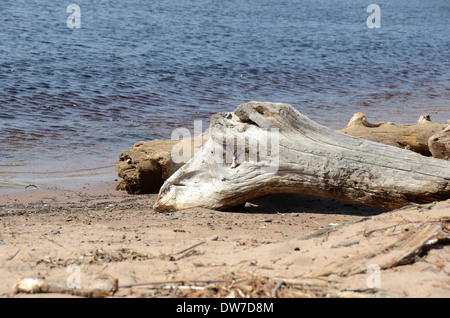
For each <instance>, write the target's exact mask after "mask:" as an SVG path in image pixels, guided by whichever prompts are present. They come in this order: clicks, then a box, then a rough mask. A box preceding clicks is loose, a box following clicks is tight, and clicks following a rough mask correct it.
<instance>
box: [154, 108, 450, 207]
mask: <svg viewBox="0 0 450 318" xmlns="http://www.w3.org/2000/svg"><path fill="white" fill-rule="evenodd" d="M210 134H211V136H210V139H209V140H208V141H207V142H206V143H205V144H204V146H203V147H202V149H201V150H200V151H198V152H197V153H196V154H195V155H194V157H193V158H191V159H190V160H189V161H188V162H187V163H186V164H185V165H184V166H182V167H181V168H180V169H178V170H177V171H176V172H175V173H174V174H173V175H172V176H171V177H170V178H169V179H167V180H166V181H165V182H164V184H163V186H162V187H161V190H160V192H159V195H158V199H157V201H156V204H155V206H154V209H155V210H156V211H170V210H179V209H185V208H190V207H196V206H201V207H206V208H212V209H220V210H223V209H227V208H230V207H233V206H236V205H238V204H241V203H245V202H247V201H249V200H251V199H253V198H257V197H260V196H264V195H267V194H273V193H299V194H306V195H314V196H321V197H328V198H333V199H338V200H342V201H348V202H353V203H359V204H363V205H368V206H376V207H380V208H385V209H395V208H399V207H402V206H405V205H407V204H410V203H411V202H416V203H427V202H432V201H439V200H445V199H448V198H450V162H448V161H445V160H440V159H434V158H427V157H424V156H421V155H420V154H418V153H414V152H411V151H408V150H404V149H400V148H397V147H392V146H389V145H384V144H380V143H376V142H372V141H368V140H364V139H360V138H357V137H353V136H349V135H346V134H344V133H340V132H336V131H334V130H332V129H329V128H327V127H324V126H322V125H319V124H318V123H316V122H314V121H312V120H310V119H308V118H307V117H306V116H304V115H302V114H301V113H300V112H298V111H297V110H296V109H294V108H293V107H292V106H290V105H287V104H280V103H264V102H249V103H245V104H242V105H239V106H238V107H237V109H236V110H235V111H234V112H233V113H219V114H216V115H214V116H213V117H212V118H211V124H210ZM239 140H244V141H245V145H244V146H239ZM273 141H276V142H275V143H274V142H273ZM255 144H256V145H259V147H257V148H256V150H255V146H254V145H255ZM264 145H265V147H266V148H265V147H261V146H264ZM266 150H267V151H266Z"/></svg>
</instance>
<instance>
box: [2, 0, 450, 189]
mask: <svg viewBox="0 0 450 318" xmlns="http://www.w3.org/2000/svg"><path fill="white" fill-rule="evenodd" d="M372 2H375V0H374V1H372ZM72 3H75V4H77V5H79V7H80V9H81V15H80V22H81V24H80V28H75V29H70V28H69V27H68V26H67V22H66V20H67V18H68V17H69V15H70V14H71V13H70V12H69V13H68V12H66V9H67V6H69V5H70V4H72ZM375 3H376V4H378V5H379V6H380V8H381V28H374V29H369V28H368V27H367V25H366V19H367V17H368V16H369V14H370V13H367V12H366V8H367V6H368V5H369V4H370V2H367V1H357V0H353V1H351V0H341V1H332V0H329V1H320V0H302V1H300V0H284V1H269V0H248V1H244V0H241V1H239V0H227V1H216V0H210V1H207V0H197V1H194V0H191V1H188V0H167V1H144V0H127V1H103V0H73V1H52V0H35V1H32V0H26V1H25V0H14V1H13V0H2V1H1V2H0V189H8V188H10V187H14V186H19V187H23V186H24V185H26V184H28V183H33V184H37V183H39V182H41V183H45V182H46V183H47V184H52V183H53V184H58V182H61V178H63V179H64V178H66V179H67V178H68V179H70V180H72V179H71V177H73V176H78V177H81V176H95V175H112V174H114V169H113V168H112V167H113V164H114V161H115V160H116V159H117V158H118V155H119V154H120V152H121V151H122V150H124V149H126V148H128V147H129V146H131V145H132V144H134V143H135V142H137V141H140V140H151V139H155V138H170V135H171V131H172V130H173V129H174V128H176V127H180V126H185V127H187V128H189V129H193V120H194V119H202V120H204V128H205V129H206V128H207V124H208V120H209V118H210V116H211V114H213V113H216V112H219V111H233V110H234V109H235V108H236V106H237V105H239V104H241V103H243V102H246V101H250V100H259V101H274V102H284V103H289V104H292V105H293V106H294V107H296V108H297V109H298V110H299V111H301V112H302V113H303V114H305V115H307V116H308V117H310V118H311V119H313V120H316V121H318V122H319V123H321V124H324V125H326V126H329V127H331V128H333V129H338V128H342V127H344V126H345V124H346V123H347V122H348V120H349V119H350V118H351V116H352V115H353V113H355V112H357V111H362V112H364V113H366V114H367V115H368V118H369V121H373V122H379V121H384V120H390V121H396V122H401V123H406V124H412V123H415V122H416V120H417V119H418V117H419V116H420V115H421V114H426V113H428V114H430V115H431V118H432V120H433V121H440V122H445V121H446V120H447V119H450V105H449V102H448V101H449V97H450V36H449V33H450V29H449V24H448V21H450V2H449V1H448V0H432V1H420V0H409V1H402V0H396V1H378V2H375ZM44 180H45V182H44ZM58 180H59V181H58ZM69 182H72V181H69Z"/></svg>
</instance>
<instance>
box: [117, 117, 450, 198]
mask: <svg viewBox="0 0 450 318" xmlns="http://www.w3.org/2000/svg"><path fill="white" fill-rule="evenodd" d="M446 125H447V124H441V123H434V122H431V121H430V118H429V116H427V115H423V116H421V117H420V118H419V121H418V124H417V125H401V124H396V123H392V122H381V123H376V124H373V123H369V122H368V121H367V118H366V115H364V114H363V113H360V112H358V113H356V114H355V115H353V117H352V118H351V120H350V121H349V123H348V124H347V126H346V127H345V128H343V129H342V130H340V131H341V132H344V133H346V134H349V135H351V136H355V137H359V138H363V139H367V140H372V141H376V142H379V143H383V144H387V145H391V146H395V147H399V148H404V149H408V150H411V151H415V152H418V153H420V154H423V155H426V156H430V155H432V156H433V157H436V158H441V159H447V160H449V158H450V141H449V140H450V137H449V134H450V130H447V133H446V135H443V134H444V132H443V129H444V128H445V127H446ZM431 136H434V137H433V138H432V139H430V138H431ZM445 136H447V137H445ZM208 138H209V136H207V135H206V136H204V135H202V136H197V137H194V138H185V139H183V140H170V139H169V140H152V141H140V142H138V143H137V144H135V145H133V146H132V147H130V148H129V149H127V150H125V151H123V152H122V153H121V154H120V156H119V160H118V161H117V162H116V173H117V176H119V177H120V178H122V181H121V182H120V183H119V185H118V186H117V189H118V190H125V191H127V192H128V193H130V194H141V193H158V192H159V190H160V188H161V186H162V185H163V183H164V181H166V180H167V179H168V178H169V177H170V176H171V175H172V174H173V173H174V172H175V171H176V170H178V168H180V167H181V166H182V165H184V164H185V163H186V162H187V160H189V159H190V158H191V156H192V155H193V154H194V152H196V151H198V150H199V149H200V146H201V145H203V144H204V143H205V142H206V141H207V140H208ZM445 138H446V139H445ZM445 140H447V141H445ZM180 141H181V143H180ZM189 143H190V144H191V147H190V151H189V153H184V154H183V149H186V147H185V145H188V144H189ZM175 145H177V146H178V147H179V148H180V154H182V155H183V157H181V160H178V161H174V160H173V158H172V150H173V148H174V146H175ZM180 146H181V147H180Z"/></svg>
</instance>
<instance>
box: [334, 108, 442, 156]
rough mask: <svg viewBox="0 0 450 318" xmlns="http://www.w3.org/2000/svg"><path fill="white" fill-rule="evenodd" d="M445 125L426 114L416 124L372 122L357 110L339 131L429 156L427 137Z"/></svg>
mask: <svg viewBox="0 0 450 318" xmlns="http://www.w3.org/2000/svg"><path fill="white" fill-rule="evenodd" d="M446 126H447V124H441V123H435V122H432V121H431V120H430V116H428V115H422V116H420V118H419V120H418V123H417V124H416V125H402V124H396V123H392V122H381V123H376V124H373V123H369V122H368V121H367V117H366V115H365V114H363V113H360V112H358V113H356V114H354V115H353V117H352V118H351V119H350V122H349V123H348V124H347V126H346V127H345V128H344V129H342V130H340V131H341V132H343V133H346V134H349V135H352V136H355V137H359V138H363V139H367V140H372V141H376V142H379V143H382V144H386V145H391V146H395V147H400V148H405V149H408V150H411V151H414V152H418V153H420V154H422V155H425V156H431V155H432V153H431V152H430V149H429V147H428V139H429V138H430V137H431V136H432V135H434V134H436V133H438V132H440V131H441V130H443V129H444V128H445V127H446Z"/></svg>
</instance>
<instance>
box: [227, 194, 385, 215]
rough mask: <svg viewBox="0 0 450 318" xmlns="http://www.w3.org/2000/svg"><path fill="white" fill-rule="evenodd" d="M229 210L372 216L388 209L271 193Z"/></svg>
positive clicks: (305, 196) (312, 197)
mask: <svg viewBox="0 0 450 318" xmlns="http://www.w3.org/2000/svg"><path fill="white" fill-rule="evenodd" d="M228 211H230V212H248V213H268V214H270V213H302V212H308V213H321V214H342V215H360V216H372V215H377V214H380V213H383V212H387V211H388V210H384V209H380V208H374V207H368V206H364V205H359V204H352V203H347V202H342V201H338V200H333V199H328V198H321V197H314V196H307V195H299V194H271V195H268V196H264V197H261V198H258V199H254V200H251V201H250V202H248V203H246V204H245V205H239V206H237V207H235V208H233V209H229V210H228Z"/></svg>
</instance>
